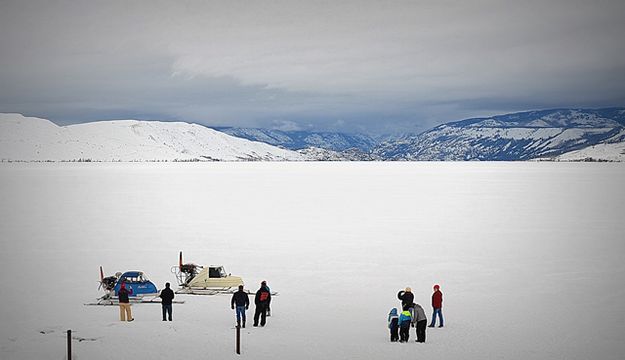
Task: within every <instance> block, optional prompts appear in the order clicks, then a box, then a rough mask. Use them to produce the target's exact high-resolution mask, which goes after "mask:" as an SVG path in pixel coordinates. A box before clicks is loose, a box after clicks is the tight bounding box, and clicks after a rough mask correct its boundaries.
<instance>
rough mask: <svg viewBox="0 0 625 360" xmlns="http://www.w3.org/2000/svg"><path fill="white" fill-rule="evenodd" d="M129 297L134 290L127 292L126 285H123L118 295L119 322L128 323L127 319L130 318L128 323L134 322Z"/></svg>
mask: <svg viewBox="0 0 625 360" xmlns="http://www.w3.org/2000/svg"><path fill="white" fill-rule="evenodd" d="M128 295H132V289H130V291H128V290H126V284H124V283H122V285H121V286H120V288H119V292H118V293H117V297H118V298H119V320H121V321H126V318H128V321H133V320H134V318H133V317H132V310H131V309H130V300H129V299H128Z"/></svg>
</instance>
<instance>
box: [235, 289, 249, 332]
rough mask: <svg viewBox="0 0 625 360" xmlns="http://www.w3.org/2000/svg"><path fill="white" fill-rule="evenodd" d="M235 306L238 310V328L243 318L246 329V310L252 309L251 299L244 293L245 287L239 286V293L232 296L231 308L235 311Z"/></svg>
mask: <svg viewBox="0 0 625 360" xmlns="http://www.w3.org/2000/svg"><path fill="white" fill-rule="evenodd" d="M235 305H236V309H237V310H236V312H237V326H241V318H243V327H244V328H245V310H247V309H248V308H249V307H250V298H249V297H248V296H247V293H246V292H245V291H243V285H239V291H237V292H235V293H234V294H232V300H230V307H231V308H232V309H234V306H235Z"/></svg>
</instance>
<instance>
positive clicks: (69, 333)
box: [67, 330, 72, 360]
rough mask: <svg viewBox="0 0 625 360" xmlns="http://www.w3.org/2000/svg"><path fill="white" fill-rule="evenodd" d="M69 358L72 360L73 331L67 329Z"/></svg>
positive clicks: (68, 359)
mask: <svg viewBox="0 0 625 360" xmlns="http://www.w3.org/2000/svg"><path fill="white" fill-rule="evenodd" d="M67 360H72V331H71V330H67Z"/></svg>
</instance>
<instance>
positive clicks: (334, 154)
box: [297, 146, 382, 161]
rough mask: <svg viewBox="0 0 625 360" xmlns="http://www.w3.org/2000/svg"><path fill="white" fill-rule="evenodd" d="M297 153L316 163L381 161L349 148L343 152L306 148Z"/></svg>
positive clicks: (366, 153) (373, 156) (368, 154)
mask: <svg viewBox="0 0 625 360" xmlns="http://www.w3.org/2000/svg"><path fill="white" fill-rule="evenodd" d="M297 152H298V153H300V154H302V155H304V156H306V157H308V158H310V159H311V160H317V161H373V160H382V159H380V158H379V157H377V156H375V155H372V154H371V153H368V152H364V151H362V150H360V149H357V148H351V149H347V150H343V151H334V150H328V149H322V148H318V147H313V146H311V147H308V148H305V149H301V150H297Z"/></svg>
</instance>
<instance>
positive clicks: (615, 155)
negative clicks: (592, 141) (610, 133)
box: [554, 142, 625, 162]
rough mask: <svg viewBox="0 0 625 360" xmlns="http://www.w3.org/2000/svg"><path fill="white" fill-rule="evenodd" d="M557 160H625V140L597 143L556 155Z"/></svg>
mask: <svg viewBox="0 0 625 360" xmlns="http://www.w3.org/2000/svg"><path fill="white" fill-rule="evenodd" d="M554 160H556V161H619V162H625V142H620V143H615V144H597V145H593V146H589V147H587V148H583V149H581V150H575V151H571V152H567V153H564V154H562V155H559V156H557V157H555V159H554Z"/></svg>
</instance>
